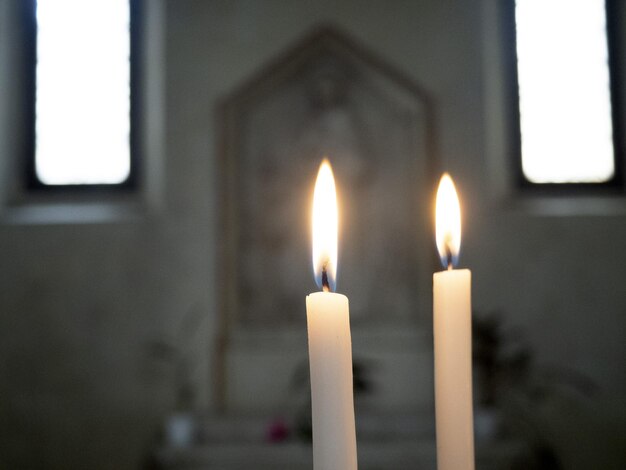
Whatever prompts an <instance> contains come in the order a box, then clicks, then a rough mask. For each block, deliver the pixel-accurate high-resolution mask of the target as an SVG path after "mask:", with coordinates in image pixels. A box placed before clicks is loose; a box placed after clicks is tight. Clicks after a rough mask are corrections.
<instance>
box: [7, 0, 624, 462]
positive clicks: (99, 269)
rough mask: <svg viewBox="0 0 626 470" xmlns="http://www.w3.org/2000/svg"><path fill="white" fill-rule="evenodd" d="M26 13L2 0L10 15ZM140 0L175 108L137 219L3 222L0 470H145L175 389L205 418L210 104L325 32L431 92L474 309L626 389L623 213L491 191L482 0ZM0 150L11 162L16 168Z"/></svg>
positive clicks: (167, 103)
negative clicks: (330, 27) (527, 202)
mask: <svg viewBox="0 0 626 470" xmlns="http://www.w3.org/2000/svg"><path fill="white" fill-rule="evenodd" d="M15 1H19V0H1V3H0V6H1V7H2V9H0V11H7V9H8V8H9V5H10V4H11V3H12V2H15ZM147 3H148V4H151V5H156V6H153V7H152V11H153V12H154V11H155V10H157V12H158V10H159V8H161V7H162V11H160V13H159V14H157V15H156V17H155V18H153V20H154V21H155V23H154V25H155V27H156V28H157V29H159V31H161V32H162V36H161V37H160V39H159V37H157V38H152V39H153V40H155V41H156V43H157V45H159V44H160V47H161V49H158V48H157V50H156V52H154V56H152V58H151V64H152V66H153V69H151V80H153V81H152V82H150V80H149V81H148V82H149V83H152V87H153V88H155V89H153V90H152V92H151V93H149V95H150V97H151V98H152V99H154V100H157V101H158V100H159V96H161V98H162V99H163V103H162V104H163V108H162V109H161V108H159V107H158V106H157V107H150V106H148V107H147V109H148V112H149V113H154V114H155V116H153V118H154V120H153V121H151V123H152V124H150V125H149V126H148V129H147V135H148V142H149V143H148V147H149V148H150V152H148V154H147V155H146V160H147V171H146V173H145V175H144V176H145V177H146V180H145V181H144V183H145V186H144V188H145V190H144V192H142V194H141V201H140V202H141V204H139V206H140V209H139V210H138V211H137V212H135V213H134V214H133V216H132V217H130V218H128V217H127V218H116V217H112V218H109V219H107V220H100V221H91V222H86V223H81V224H76V223H66V222H62V221H61V222H60V221H56V222H54V223H37V224H34V223H32V222H24V221H21V222H20V221H15V220H14V219H11V217H9V216H8V215H7V216H6V217H5V218H4V219H3V221H4V222H3V223H2V224H1V225H0V259H1V260H2V262H1V264H2V269H1V270H0V276H1V279H2V285H3V286H4V288H3V289H2V290H1V292H0V311H1V312H2V315H0V375H1V376H2V377H3V379H2V380H1V381H0V417H1V419H0V439H1V443H0V448H1V449H2V452H0V466H9V467H10V468H44V467H45V468H92V469H96V468H103V469H104V468H118V469H123V468H137V467H138V465H139V462H141V461H142V460H143V459H144V457H145V455H146V452H147V451H148V450H149V449H150V445H151V443H152V442H153V440H154V438H155V435H156V432H157V430H158V427H159V424H160V423H161V422H162V420H163V419H164V417H165V416H166V415H167V413H169V412H171V411H172V410H174V409H175V408H176V403H177V399H176V396H177V390H179V389H180V388H181V387H180V386H179V385H181V380H182V381H185V380H189V381H190V382H191V384H192V385H191V388H192V390H193V391H194V392H195V393H194V398H193V406H194V407H196V408H203V407H206V406H209V405H210V403H211V398H212V397H211V387H210V384H209V380H210V377H211V365H210V353H211V351H212V350H213V332H214V331H215V328H214V326H215V318H216V305H215V300H214V299H215V292H216V289H219V285H218V284H216V279H217V278H218V276H217V274H218V273H216V271H215V259H216V253H217V250H219V247H218V246H216V233H217V230H218V227H217V222H216V218H215V214H216V203H217V200H218V198H217V194H216V187H217V183H218V182H219V178H220V175H218V174H216V173H215V157H216V151H217V144H216V141H217V137H218V135H217V132H218V128H219V122H218V121H217V115H216V113H215V112H216V105H217V104H218V102H219V100H220V99H221V98H223V97H224V96H225V95H226V94H227V93H228V92H230V91H231V90H233V89H234V88H235V87H236V86H237V85H238V84H241V83H242V82H243V81H245V80H246V79H247V78H248V77H249V76H250V75H251V74H253V73H254V72H256V71H257V70H259V69H260V68H261V67H263V65H264V64H266V63H267V61H268V60H271V59H272V58H274V57H276V56H277V55H279V54H280V53H281V52H282V51H284V50H285V49H286V48H288V47H289V46H290V45H291V44H293V43H294V42H295V41H296V40H297V39H299V38H300V37H301V36H302V35H303V34H305V33H306V32H308V31H309V30H310V29H311V28H313V27H314V26H316V25H317V24H319V23H322V22H323V23H327V22H331V23H332V24H334V25H336V26H337V27H338V28H340V29H342V30H344V31H345V32H347V33H348V34H350V35H351V36H353V37H354V38H355V39H356V40H358V41H359V42H361V43H362V44H363V45H364V46H365V47H367V48H369V49H371V51H372V52H373V53H375V54H376V55H379V56H381V57H384V58H385V60H386V61H388V62H389V63H390V64H392V65H393V66H395V67H397V68H398V69H400V70H402V71H403V72H404V73H405V74H407V75H408V76H409V77H411V78H412V79H413V80H414V81H416V82H417V83H419V84H420V85H421V86H422V87H423V88H424V89H425V90H427V91H429V92H430V93H431V95H432V98H433V101H434V103H435V108H436V113H437V115H436V126H437V133H438V148H439V154H440V158H441V164H442V167H444V168H445V169H446V170H448V171H450V172H451V174H452V175H453V177H454V178H455V180H456V182H457V186H458V189H459V192H460V194H461V198H462V203H463V210H464V214H465V216H464V234H463V247H462V255H461V265H462V266H465V267H469V268H471V269H472V271H473V303H474V307H475V310H476V311H477V312H478V314H479V315H481V314H484V313H487V312H491V311H500V312H502V315H503V318H504V322H505V324H507V325H512V326H516V327H519V328H520V329H521V331H522V332H523V334H524V335H525V336H526V337H527V338H528V341H529V343H530V345H531V346H532V348H533V352H534V354H535V356H536V358H537V359H538V361H539V362H541V363H545V364H553V365H556V366H567V367H571V368H574V369H575V370H577V371H580V372H581V373H584V374H585V375H588V376H589V377H591V378H592V379H593V380H594V381H595V382H596V383H597V384H598V385H599V386H601V387H602V389H603V390H605V391H606V392H607V393H612V394H618V395H620V396H624V394H626V368H624V367H623V362H624V361H623V359H624V357H626V345H625V343H624V341H623V332H624V331H625V329H626V328H625V327H626V289H624V287H623V285H624V279H626V259H625V257H626V254H625V253H626V251H625V250H624V243H625V242H624V240H626V217H625V216H624V213H625V211H623V210H621V211H619V210H618V211H614V212H612V213H611V214H608V215H607V214H606V213H604V214H597V215H596V214H593V215H592V214H587V215H584V214H583V215H580V214H577V213H576V211H574V215H562V214H556V213H552V214H549V215H545V214H544V215H540V214H538V213H537V212H535V211H531V210H529V209H528V208H527V207H526V206H524V205H523V204H518V203H517V202H516V201H517V200H516V197H517V196H514V197H513V198H512V197H511V195H510V194H506V195H504V194H503V193H502V192H501V191H499V190H498V187H499V184H498V181H497V180H499V179H506V171H501V170H500V169H499V166H498V165H497V164H496V165H495V166H494V163H493V161H494V159H495V160H497V159H498V155H497V150H496V151H495V153H496V154H494V151H493V149H492V146H490V144H489V143H490V140H489V139H493V138H494V135H493V126H491V125H490V120H489V118H490V116H491V115H490V114H489V112H490V111H489V110H490V109H491V106H492V105H493V103H492V101H493V99H492V98H491V96H490V89H489V88H486V87H485V84H486V83H488V77H487V76H486V74H487V73H491V71H488V69H486V68H485V66H484V54H483V52H484V51H487V50H488V49H487V48H485V47H484V43H483V40H484V35H483V33H484V30H485V28H488V27H489V25H488V24H486V23H485V16H484V15H483V11H482V10H481V9H480V8H478V2H474V1H472V0H464V1H458V0H454V1H453V0H445V1H438V0H429V1H421V2H412V1H406V2H405V1H395V2H391V3H390V2H382V1H380V2H379V1H371V2H363V1H358V0H346V1H342V2H335V1H331V0H319V1H317V2H289V1H279V0H266V1H263V2H257V1H251V0H239V1H210V2H203V1H200V0H197V1H192V0H177V1H163V2H160V1H159V2H147ZM159 41H160V42H159ZM5 51H6V48H5ZM3 77H4V79H6V77H5V76H4V75H3ZM160 80H163V82H162V84H161V85H162V88H159V84H158V83H159V81H160ZM155 81H156V84H155ZM161 92H162V95H159V93H161ZM5 95H6V94H5ZM3 96H4V95H3ZM5 98H6V96H5ZM5 102H6V101H0V104H1V103H5ZM161 113H162V114H161ZM160 117H162V118H163V120H162V121H160ZM0 122H3V123H5V129H6V128H7V127H8V128H9V129H10V127H11V123H10V119H6V116H5V118H4V119H3V120H2V121H0ZM7 123H8V125H7ZM5 132H7V131H5ZM5 137H6V135H5ZM3 150H4V151H3V153H2V155H1V158H2V160H3V162H6V161H7V160H9V159H13V158H17V157H16V155H15V154H13V153H11V151H10V149H9V150H7V147H6V146H5V147H3ZM494 168H495V169H494ZM155 195H156V196H157V197H155V198H153V196H155ZM155 201H157V202H158V203H155ZM70 202H76V200H73V201H70ZM144 203H145V204H144ZM614 205H617V206H618V208H621V209H623V208H624V201H623V200H622V199H620V200H618V201H617V203H616V204H614ZM111 208H112V210H113V211H114V212H115V210H117V209H116V206H111ZM13 209H14V208H11V207H5V213H6V214H9V215H10V213H11V211H12V210H13ZM432 222H433V221H432V220H424V221H423V223H424V224H432ZM434 249H435V248H434V243H433V250H434ZM187 370H191V372H190V373H187V372H181V371H187ZM274 373H275V372H274ZM181 375H182V376H183V378H181Z"/></svg>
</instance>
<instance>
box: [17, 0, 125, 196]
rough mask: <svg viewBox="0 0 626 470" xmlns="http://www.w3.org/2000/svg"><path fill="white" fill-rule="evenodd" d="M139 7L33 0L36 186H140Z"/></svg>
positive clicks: (32, 165)
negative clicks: (137, 131)
mask: <svg viewBox="0 0 626 470" xmlns="http://www.w3.org/2000/svg"><path fill="white" fill-rule="evenodd" d="M133 5H134V2H132V1H131V2H129V0H88V1H85V0H36V1H35V2H33V9H34V12H33V13H34V15H33V17H34V21H35V27H34V28H33V29H32V31H33V32H34V35H35V37H36V40H35V41H34V47H33V50H32V63H31V73H32V74H33V76H34V79H33V80H32V83H33V88H34V89H33V90H32V95H31V97H32V101H31V102H32V106H33V112H32V121H33V122H32V126H33V129H32V132H31V135H33V136H34V138H33V141H34V142H33V144H32V146H31V147H30V149H31V151H30V152H29V155H28V159H29V164H28V167H27V169H28V171H27V174H28V180H29V181H28V182H29V186H30V187H31V188H68V187H74V188H76V187H84V188H87V187H89V188H91V187H126V186H129V185H133V184H134V181H135V179H136V174H135V173H136V155H135V153H136V152H135V149H136V147H137V146H136V145H135V142H134V140H135V138H134V135H135V133H134V129H133V127H134V126H135V125H136V122H135V121H136V119H133V117H134V116H135V115H136V109H135V108H136V104H137V99H136V97H135V93H134V91H135V90H134V89H135V88H136V87H135V82H136V80H135V77H134V75H135V73H134V72H135V70H136V65H135V64H133V62H132V61H131V58H132V57H133V56H134V52H135V51H136V41H135V40H134V37H135V36H136V32H135V31H134V30H135V29H136V25H135V24H134V23H135V19H136V11H135V8H134V7H133ZM131 7H133V8H131Z"/></svg>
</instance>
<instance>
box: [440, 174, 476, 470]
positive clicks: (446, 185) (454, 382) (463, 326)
mask: <svg viewBox="0 0 626 470" xmlns="http://www.w3.org/2000/svg"><path fill="white" fill-rule="evenodd" d="M436 230H437V237H436V238H437V248H438V250H439V255H440V256H441V261H442V263H443V265H444V267H445V268H447V270H446V271H442V272H438V273H435V274H434V276H433V296H434V301H433V316H434V318H433V330H434V342H435V415H436V420H437V468H438V469H439V470H473V468H474V429H473V414H472V325H471V320H472V312H471V309H472V307H471V305H472V301H471V281H472V273H471V272H470V270H469V269H453V266H454V265H455V264H456V262H457V260H458V256H459V250H460V247H461V209H460V207H459V199H458V197H457V194H456V190H455V188H454V183H453V182H452V179H451V178H450V176H449V175H448V174H447V173H446V174H444V175H443V176H442V178H441V182H440V183H439V190H438V191H437V208H436Z"/></svg>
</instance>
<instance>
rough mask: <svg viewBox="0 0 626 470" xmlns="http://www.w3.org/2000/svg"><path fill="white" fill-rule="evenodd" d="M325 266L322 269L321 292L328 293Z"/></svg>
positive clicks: (328, 285) (328, 284) (328, 287)
mask: <svg viewBox="0 0 626 470" xmlns="http://www.w3.org/2000/svg"><path fill="white" fill-rule="evenodd" d="M326 264H327V263H324V266H323V267H322V292H330V282H328V271H327V270H326Z"/></svg>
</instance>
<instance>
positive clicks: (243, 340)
mask: <svg viewBox="0 0 626 470" xmlns="http://www.w3.org/2000/svg"><path fill="white" fill-rule="evenodd" d="M219 119H220V122H221V125H222V126H223V133H222V136H223V139H222V142H221V147H220V155H221V160H220V166H219V169H220V171H219V183H220V185H221V187H220V194H221V199H220V201H221V204H220V210H221V216H222V217H221V244H220V247H219V248H220V254H221V261H220V271H219V286H218V287H219V289H218V291H219V292H220V293H221V295H222V297H221V299H220V306H221V312H220V314H221V317H220V321H221V323H220V332H219V341H218V344H219V348H218V352H217V355H216V357H217V364H216V366H217V367H216V371H217V373H216V377H215V383H216V386H217V390H216V392H217V393H216V397H217V399H218V402H219V403H218V405H219V406H220V408H222V409H225V410H230V411H259V410H264V411H267V410H273V409H282V410H285V409H290V408H292V407H297V406H299V401H300V400H302V396H301V394H304V392H303V391H298V389H297V387H295V386H294V384H293V383H294V377H297V376H298V371H299V370H300V371H301V370H305V371H308V369H307V368H306V367H307V343H306V341H307V340H306V316H305V296H306V295H307V294H308V293H311V292H314V291H315V290H317V287H316V285H315V282H314V280H313V274H312V267H311V265H312V262H311V235H310V207H311V198H312V192H313V184H314V182H315V177H316V172H317V168H318V165H319V163H320V161H321V159H322V157H324V156H327V157H328V158H329V159H330V161H331V163H332V165H333V167H334V171H335V178H336V181H337V187H338V193H339V196H338V197H339V205H340V208H339V210H340V241H339V263H338V266H339V268H338V270H339V273H338V280H337V291H338V292H341V293H343V294H346V295H347V296H348V297H349V299H350V314H351V324H352V339H353V357H354V361H355V364H357V365H359V367H360V368H361V369H360V374H361V376H363V378H364V379H365V381H366V382H367V383H368V385H370V387H369V390H368V392H367V393H359V394H358V396H357V397H356V407H357V412H358V410H359V408H362V409H364V410H381V411H382V410H398V411H400V410H418V409H422V408H423V409H427V410H429V411H428V413H432V411H431V408H432V334H431V325H432V322H431V289H432V288H431V285H432V284H431V282H432V280H431V276H432V272H433V271H434V270H435V269H436V266H435V262H434V260H435V256H436V255H435V246H434V243H433V235H434V234H433V231H434V229H433V225H432V223H431V221H432V220H433V214H432V204H433V201H432V198H433V189H434V184H435V179H436V175H434V172H433V170H434V168H433V166H434V158H435V150H434V142H435V136H434V134H433V116H432V112H431V107H430V105H429V102H428V99H427V96H426V94H425V93H423V91H422V90H421V89H420V88H419V87H418V86H417V85H415V84H414V83H413V82H412V81H411V80H409V79H408V78H407V77H405V76H403V75H402V74H401V73H400V72H398V71H396V70H394V69H393V67H390V66H389V65H387V64H385V63H384V62H383V61H381V60H379V59H378V58H377V57H376V56H375V55H374V54H372V53H370V52H369V51H367V50H365V49H364V48H363V47H361V46H359V45H357V44H356V43H355V42H354V41H352V40H351V39H350V38H349V37H347V36H345V35H344V34H342V33H340V32H338V31H337V30H335V29H333V28H328V27H323V28H319V29H316V30H315V31H314V32H313V33H311V34H310V35H308V36H307V37H306V38H304V39H303V40H302V41H301V42H299V43H298V44H297V45H296V46H295V47H293V48H292V49H291V50H290V51H288V52H287V53H286V54H284V55H283V56H282V57H280V58H279V59H278V60H276V61H275V62H273V63H271V64H269V65H268V66H267V67H266V68H265V69H264V70H263V71H261V73H260V74H258V75H256V76H254V77H252V78H251V79H250V80H249V81H248V82H247V83H245V84H244V85H243V86H241V87H240V88H238V89H236V90H235V91H234V92H233V93H232V94H231V95H230V96H228V97H226V99H225V100H224V102H223V105H222V107H221V109H220V112H219ZM429 418H430V415H429Z"/></svg>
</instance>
